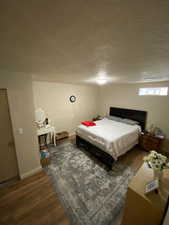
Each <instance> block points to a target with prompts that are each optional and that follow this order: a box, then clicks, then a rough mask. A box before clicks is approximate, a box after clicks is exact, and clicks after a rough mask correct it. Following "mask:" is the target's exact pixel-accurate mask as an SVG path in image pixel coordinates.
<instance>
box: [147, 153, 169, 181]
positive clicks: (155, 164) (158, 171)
mask: <svg viewBox="0 0 169 225" xmlns="http://www.w3.org/2000/svg"><path fill="white" fill-rule="evenodd" d="M143 160H144V162H146V163H147V165H148V167H149V168H151V169H153V173H154V179H158V180H161V178H162V174H163V170H164V169H167V168H169V163H168V162H167V157H166V156H164V155H162V154H160V153H157V152H156V151H151V152H150V154H149V155H148V156H146V157H144V159H143Z"/></svg>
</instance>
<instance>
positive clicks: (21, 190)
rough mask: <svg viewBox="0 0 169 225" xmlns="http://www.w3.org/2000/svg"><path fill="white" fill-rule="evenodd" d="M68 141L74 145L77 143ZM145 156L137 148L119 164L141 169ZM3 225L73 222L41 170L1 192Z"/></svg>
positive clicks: (0, 213) (48, 224)
mask: <svg viewBox="0 0 169 225" xmlns="http://www.w3.org/2000/svg"><path fill="white" fill-rule="evenodd" d="M65 141H71V142H74V139H72V138H71V139H70V140H65ZM61 143H63V141H62V142H61ZM145 154H146V153H145V152H144V151H141V150H140V149H139V148H138V147H136V148H135V149H133V150H131V151H130V152H128V153H127V154H125V155H124V156H122V157H121V158H120V159H119V160H120V161H121V162H122V163H124V164H127V165H129V166H131V167H133V168H134V169H138V168H139V167H140V166H141V165H142V158H143V157H144V156H145ZM0 225H70V221H69V219H68V217H67V216H66V214H65V212H64V209H63V207H62V206H61V204H60V202H59V200H58V198H57V195H56V193H55V192H54V189H53V186H52V184H51V183H50V178H49V177H48V176H47V175H46V174H45V172H44V171H43V170H42V172H40V173H38V174H36V175H33V176H31V177H29V178H26V179H24V180H21V181H19V182H17V183H15V184H13V185H12V186H11V187H6V188H2V189H0ZM113 225H115V224H113Z"/></svg>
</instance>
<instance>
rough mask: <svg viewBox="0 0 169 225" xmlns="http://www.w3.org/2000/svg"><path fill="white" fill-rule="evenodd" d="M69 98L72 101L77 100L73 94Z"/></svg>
mask: <svg viewBox="0 0 169 225" xmlns="http://www.w3.org/2000/svg"><path fill="white" fill-rule="evenodd" d="M69 99H70V102H72V103H73V102H75V101H76V97H75V96H74V95H71V96H70V98H69Z"/></svg>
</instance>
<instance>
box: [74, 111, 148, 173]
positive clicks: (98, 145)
mask: <svg viewBox="0 0 169 225" xmlns="http://www.w3.org/2000/svg"><path fill="white" fill-rule="evenodd" d="M109 115H110V116H111V118H112V116H113V117H117V118H121V120H120V121H115V120H114V119H113V120H112V119H109V118H103V119H102V120H98V121H95V122H96V126H94V127H86V126H84V125H80V126H78V128H77V130H76V144H77V146H78V147H83V148H84V149H86V150H88V151H89V152H90V153H92V154H93V155H95V157H97V158H98V159H99V160H101V161H102V162H103V163H105V164H106V165H107V166H108V167H109V168H110V169H111V168H112V164H113V162H114V161H115V160H117V159H118V157H119V156H121V155H123V154H125V153H126V152H127V151H129V150H130V149H132V148H133V147H134V146H135V145H136V144H138V139H139V134H140V132H141V131H144V130H145V125H146V118H147V112H146V111H140V110H132V109H123V108H116V107H110V113H109ZM124 119H129V120H132V121H133V120H134V121H136V122H137V124H134V125H131V124H126V123H125V122H123V121H125V120H124Z"/></svg>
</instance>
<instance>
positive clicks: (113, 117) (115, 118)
mask: <svg viewBox="0 0 169 225" xmlns="http://www.w3.org/2000/svg"><path fill="white" fill-rule="evenodd" d="M106 118H107V119H109V120H114V121H117V122H121V121H122V120H123V119H122V118H120V117H117V116H106Z"/></svg>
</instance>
